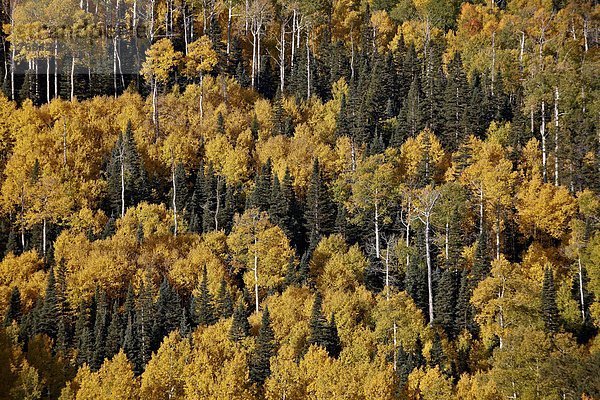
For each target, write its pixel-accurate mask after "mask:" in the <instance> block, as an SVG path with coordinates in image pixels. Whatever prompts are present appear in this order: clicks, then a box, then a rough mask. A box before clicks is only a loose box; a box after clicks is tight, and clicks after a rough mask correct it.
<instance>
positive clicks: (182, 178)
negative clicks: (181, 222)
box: [169, 162, 188, 215]
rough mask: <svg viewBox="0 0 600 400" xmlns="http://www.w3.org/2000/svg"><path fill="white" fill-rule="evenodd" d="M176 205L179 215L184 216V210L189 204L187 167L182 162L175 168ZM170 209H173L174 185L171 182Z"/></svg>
mask: <svg viewBox="0 0 600 400" xmlns="http://www.w3.org/2000/svg"><path fill="white" fill-rule="evenodd" d="M175 193H176V194H177V195H176V196H175V199H176V201H175V205H176V207H177V213H178V214H179V215H182V214H183V210H184V208H185V206H186V204H187V202H188V188H187V174H186V172H185V167H184V166H183V164H182V163H181V162H178V163H177V164H176V166H175ZM169 207H171V208H173V183H172V182H171V190H170V191H169Z"/></svg>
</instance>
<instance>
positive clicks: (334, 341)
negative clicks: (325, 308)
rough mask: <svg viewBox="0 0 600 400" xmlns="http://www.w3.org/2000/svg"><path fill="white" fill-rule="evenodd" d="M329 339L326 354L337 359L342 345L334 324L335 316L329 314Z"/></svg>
mask: <svg viewBox="0 0 600 400" xmlns="http://www.w3.org/2000/svg"><path fill="white" fill-rule="evenodd" d="M328 330H329V335H328V336H329V337H328V344H327V352H328V353H329V355H330V356H331V357H333V358H337V357H338V356H339V355H340V352H341V351H342V343H341V342H340V336H339V334H338V329H337V323H336V322H335V315H334V314H333V313H331V318H330V319H329V326H328Z"/></svg>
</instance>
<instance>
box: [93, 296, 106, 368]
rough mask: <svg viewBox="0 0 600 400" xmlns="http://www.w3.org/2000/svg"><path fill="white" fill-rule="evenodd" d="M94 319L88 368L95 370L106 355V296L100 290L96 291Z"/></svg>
mask: <svg viewBox="0 0 600 400" xmlns="http://www.w3.org/2000/svg"><path fill="white" fill-rule="evenodd" d="M95 298H96V317H95V319H94V351H93V355H92V361H91V363H90V368H91V369H92V370H97V369H98V368H100V366H101V365H102V363H103V361H104V357H105V354H106V348H105V346H106V335H107V330H108V317H109V315H108V314H109V312H108V304H107V301H106V294H105V293H104V291H102V290H96V294H95Z"/></svg>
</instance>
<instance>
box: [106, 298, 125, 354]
mask: <svg viewBox="0 0 600 400" xmlns="http://www.w3.org/2000/svg"><path fill="white" fill-rule="evenodd" d="M122 325H123V324H122V322H121V315H120V313H119V305H118V304H117V302H114V304H113V307H112V312H111V314H110V324H109V325H108V333H107V334H106V344H105V357H106V358H112V357H113V356H114V355H115V354H117V353H118V352H119V349H120V348H121V345H122V344H123V326H122Z"/></svg>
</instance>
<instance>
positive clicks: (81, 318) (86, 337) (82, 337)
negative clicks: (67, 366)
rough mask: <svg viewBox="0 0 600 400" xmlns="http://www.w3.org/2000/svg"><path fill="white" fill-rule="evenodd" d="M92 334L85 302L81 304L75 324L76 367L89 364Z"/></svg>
mask: <svg viewBox="0 0 600 400" xmlns="http://www.w3.org/2000/svg"><path fill="white" fill-rule="evenodd" d="M93 342H94V340H93V333H92V330H91V328H90V318H89V310H88V307H87V305H86V303H85V302H81V304H80V306H79V312H78V314H77V322H76V324H75V344H76V348H77V358H76V362H77V365H82V364H84V363H88V364H89V363H90V361H91V358H92V344H93Z"/></svg>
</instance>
